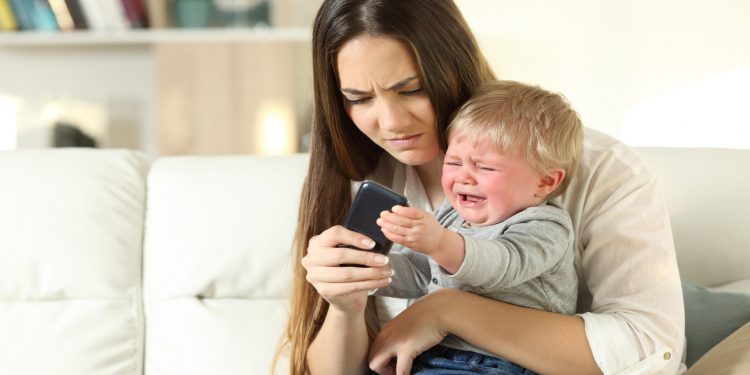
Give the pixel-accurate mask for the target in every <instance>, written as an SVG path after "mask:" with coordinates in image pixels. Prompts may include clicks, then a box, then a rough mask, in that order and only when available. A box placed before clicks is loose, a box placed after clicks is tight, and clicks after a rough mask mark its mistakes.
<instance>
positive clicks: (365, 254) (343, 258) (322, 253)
mask: <svg viewBox="0 0 750 375" xmlns="http://www.w3.org/2000/svg"><path fill="white" fill-rule="evenodd" d="M342 264H359V265H363V266H367V267H384V266H385V265H387V264H388V257H387V256H385V255H382V254H380V253H376V252H372V251H364V250H356V249H350V248H347V247H331V248H312V247H310V248H309V249H308V251H307V255H305V257H304V258H302V266H303V267H305V268H306V269H307V270H308V271H310V269H311V268H313V267H333V266H339V265H342Z"/></svg>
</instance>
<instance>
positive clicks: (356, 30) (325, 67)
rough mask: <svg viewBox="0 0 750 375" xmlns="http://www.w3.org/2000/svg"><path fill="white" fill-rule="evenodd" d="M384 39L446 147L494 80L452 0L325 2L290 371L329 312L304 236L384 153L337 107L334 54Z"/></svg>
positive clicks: (335, 215)
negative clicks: (407, 59)
mask: <svg viewBox="0 0 750 375" xmlns="http://www.w3.org/2000/svg"><path fill="white" fill-rule="evenodd" d="M362 35H370V36H386V37H392V38H394V39H397V40H399V41H401V42H403V43H405V44H406V45H407V46H408V47H410V48H411V49H412V51H413V53H414V56H416V59H417V64H418V66H419V69H420V72H419V73H420V74H421V77H420V81H421V82H422V86H423V89H424V90H425V93H426V94H427V96H428V97H429V99H430V101H431V102H432V105H433V108H434V109H435V117H436V126H437V135H438V142H439V144H440V147H441V148H443V150H445V148H446V144H447V141H446V128H447V126H448V124H449V122H450V117H451V116H452V114H453V112H454V111H455V110H456V109H457V108H458V107H459V106H460V105H461V104H463V102H464V101H466V100H467V99H468V98H469V96H470V95H471V93H472V91H473V89H474V88H475V87H477V86H479V85H480V84H482V83H484V82H487V81H490V80H494V78H495V77H494V74H493V73H492V70H491V69H490V67H489V65H488V64H487V62H486V61H485V59H484V57H483V56H482V55H481V53H480V52H479V49H478V47H477V43H476V40H475V39H474V36H473V35H472V34H471V31H470V30H469V27H468V25H467V24H466V21H465V20H464V19H463V16H462V15H461V13H460V11H459V10H458V8H457V7H456V5H455V4H454V3H453V1H452V0H409V1H404V0H326V1H324V2H323V4H322V5H321V7H320V9H319V10H318V13H317V16H316V18H315V23H314V25H313V36H312V38H313V40H312V42H313V46H312V57H313V79H314V87H313V90H314V95H313V97H314V106H313V109H314V110H313V123H312V139H311V145H310V164H309V167H308V172H307V177H306V179H305V184H304V187H303V189H302V196H301V199H300V208H299V219H298V222H297V232H296V234H295V238H294V245H293V246H294V254H295V257H294V262H295V263H294V284H293V292H292V300H291V303H292V308H291V315H290V319H289V323H288V326H287V330H286V335H285V337H284V338H283V342H282V346H283V347H287V346H289V347H290V349H291V353H290V373H291V374H293V375H299V374H306V373H308V367H307V359H306V357H307V350H308V348H309V346H310V344H311V343H312V341H313V339H314V338H315V336H316V335H317V333H318V331H319V330H320V327H321V325H322V324H323V321H324V319H325V316H326V313H327V311H328V303H327V302H326V301H325V300H323V299H322V298H321V297H320V295H319V294H318V293H317V291H315V289H314V288H313V287H312V286H311V285H310V284H309V283H308V282H307V280H306V279H305V276H306V273H305V269H304V268H303V267H302V265H301V260H302V258H303V257H304V256H305V254H306V253H307V244H308V242H309V240H310V238H311V237H312V236H314V235H317V234H320V233H321V232H323V231H324V230H326V229H328V228H330V227H331V226H334V225H336V224H341V223H342V222H343V220H344V216H345V213H346V211H347V210H348V208H349V206H350V205H351V181H352V180H362V179H363V178H364V177H365V176H366V175H367V174H368V173H370V172H372V171H373V170H374V169H375V167H376V166H377V162H378V160H379V157H380V155H381V154H382V153H383V150H382V149H381V148H380V147H379V146H377V145H376V144H375V143H373V142H372V141H370V139H369V138H367V136H365V135H364V134H363V133H362V132H360V131H359V130H358V129H357V127H356V126H355V125H354V123H353V122H352V121H351V119H350V118H349V117H348V116H347V114H346V112H345V110H344V102H343V98H342V96H341V93H340V92H339V87H338V84H339V83H338V82H339V80H338V72H337V67H336V59H337V55H338V51H339V50H340V49H341V47H342V46H343V45H344V44H345V43H346V42H347V41H349V40H351V39H353V38H355V37H357V36H362Z"/></svg>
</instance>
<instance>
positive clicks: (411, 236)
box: [377, 206, 446, 255]
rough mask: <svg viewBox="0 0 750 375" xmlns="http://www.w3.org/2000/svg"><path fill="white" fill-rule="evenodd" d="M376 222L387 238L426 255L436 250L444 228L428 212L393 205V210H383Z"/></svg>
mask: <svg viewBox="0 0 750 375" xmlns="http://www.w3.org/2000/svg"><path fill="white" fill-rule="evenodd" d="M377 224H378V225H379V226H380V228H381V229H382V230H383V234H385V237H386V238H388V239H389V240H391V241H393V242H395V243H398V244H401V245H404V246H406V247H408V248H410V249H412V250H414V251H418V252H420V253H424V254H427V255H430V254H431V253H432V252H434V251H436V250H437V248H438V245H439V244H440V237H441V235H442V232H443V231H444V230H446V229H444V228H443V227H441V226H440V224H439V223H438V221H437V220H436V219H435V217H433V216H432V215H431V214H429V213H428V212H426V211H424V210H420V209H418V208H414V207H404V206H394V207H393V212H389V211H383V212H382V213H380V218H379V219H378V220H377Z"/></svg>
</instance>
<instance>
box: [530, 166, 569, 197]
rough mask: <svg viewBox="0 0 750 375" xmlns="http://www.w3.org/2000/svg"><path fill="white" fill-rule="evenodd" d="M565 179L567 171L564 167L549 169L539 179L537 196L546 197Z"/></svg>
mask: <svg viewBox="0 0 750 375" xmlns="http://www.w3.org/2000/svg"><path fill="white" fill-rule="evenodd" d="M563 179H565V171H564V170H563V169H562V168H554V169H549V170H547V171H545V172H543V173H542V177H541V178H540V179H539V185H538V186H537V189H536V194H535V196H536V197H538V198H546V197H547V196H548V195H550V194H551V193H552V192H553V191H555V189H557V187H558V186H560V184H561V183H562V182H563Z"/></svg>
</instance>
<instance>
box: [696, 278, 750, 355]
mask: <svg viewBox="0 0 750 375" xmlns="http://www.w3.org/2000/svg"><path fill="white" fill-rule="evenodd" d="M682 290H683V296H684V298H685V336H686V337H687V358H686V364H687V366H688V367H690V366H691V365H692V364H693V363H695V361H697V360H698V359H699V358H701V357H702V356H703V355H704V354H705V353H706V352H708V351H709V350H711V348H713V347H714V346H715V345H716V344H718V343H719V342H721V341H722V340H724V338H726V337H727V336H729V335H730V334H731V333H732V332H734V331H736V330H737V329H738V328H740V327H742V326H743V325H745V324H746V323H748V322H750V294H742V293H726V292H719V291H715V290H711V289H709V288H705V287H701V286H698V285H695V284H692V283H690V282H685V281H684V282H683V283H682Z"/></svg>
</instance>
